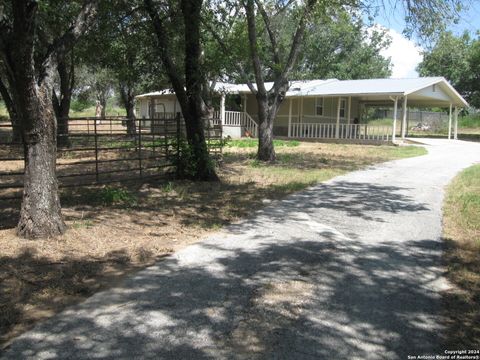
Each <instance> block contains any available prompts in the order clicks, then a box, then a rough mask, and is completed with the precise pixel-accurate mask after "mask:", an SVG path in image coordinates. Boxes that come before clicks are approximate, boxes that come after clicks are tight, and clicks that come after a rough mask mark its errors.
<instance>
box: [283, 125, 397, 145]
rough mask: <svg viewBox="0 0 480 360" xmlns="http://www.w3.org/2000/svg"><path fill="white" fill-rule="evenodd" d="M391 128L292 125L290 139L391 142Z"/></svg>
mask: <svg viewBox="0 0 480 360" xmlns="http://www.w3.org/2000/svg"><path fill="white" fill-rule="evenodd" d="M391 132H392V128H391V127H390V126H374V125H367V124H340V125H339V126H338V128H337V124H336V123H292V124H291V129H290V137H295V138H307V139H345V140H376V141H390V140H391V135H392V134H391Z"/></svg>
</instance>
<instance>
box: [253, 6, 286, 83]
mask: <svg viewBox="0 0 480 360" xmlns="http://www.w3.org/2000/svg"><path fill="white" fill-rule="evenodd" d="M255 3H256V4H257V8H258V11H259V12H260V15H261V16H262V19H263V22H264V24H265V29H266V30H267V33H268V38H269V39H270V45H271V48H272V60H273V63H274V64H275V65H276V67H275V68H274V70H273V71H274V72H275V73H277V72H278V67H279V66H280V54H279V52H278V44H277V38H276V36H275V33H274V32H273V29H272V25H271V23H270V18H269V17H268V14H267V12H266V11H265V8H264V7H263V5H262V3H261V2H260V1H259V0H255Z"/></svg>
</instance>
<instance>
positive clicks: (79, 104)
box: [70, 98, 95, 112]
mask: <svg viewBox="0 0 480 360" xmlns="http://www.w3.org/2000/svg"><path fill="white" fill-rule="evenodd" d="M92 106H95V102H94V101H92V100H89V99H84V98H78V99H74V100H72V103H71V104H70V109H71V110H73V111H75V112H79V111H84V110H85V109H87V108H89V107H92Z"/></svg>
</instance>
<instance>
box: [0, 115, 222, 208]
mask: <svg viewBox="0 0 480 360" xmlns="http://www.w3.org/2000/svg"><path fill="white" fill-rule="evenodd" d="M61 120H62V121H59V122H58V137H57V140H58V141H57V143H58V147H57V165H56V167H57V178H58V181H59V185H60V187H70V186H84V185H93V184H104V183H110V182H119V181H126V180H133V179H147V178H152V177H162V176H167V175H169V174H174V173H175V171H176V164H178V158H179V156H180V155H181V154H180V152H181V146H180V144H181V143H182V141H184V140H185V134H186V131H185V124H184V121H183V119H182V118H181V117H180V116H179V115H174V114H169V115H166V116H164V117H162V118H154V119H135V120H131V119H128V118H126V117H108V118H102V119H100V118H89V117H84V118H69V119H61ZM128 122H130V123H128ZM213 123H214V121H207V123H206V124H205V138H206V141H207V146H208V148H209V151H210V153H211V155H212V156H213V157H214V158H218V157H220V156H221V153H222V141H221V139H222V134H221V127H220V126H218V125H213ZM67 128H68V133H67V131H65V130H66V129H67ZM23 170H24V157H23V146H22V145H21V143H20V142H14V141H13V129H12V126H11V124H10V123H7V122H0V199H10V198H18V197H20V196H21V190H22V188H23V174H24V171H23Z"/></svg>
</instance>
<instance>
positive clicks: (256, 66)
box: [244, 0, 267, 96]
mask: <svg viewBox="0 0 480 360" xmlns="http://www.w3.org/2000/svg"><path fill="white" fill-rule="evenodd" d="M244 6H245V11H246V15H247V27H248V44H249V47H250V57H251V59H252V64H253V72H254V74H255V82H256V83H257V89H258V92H259V93H260V94H262V95H264V96H265V95H266V93H267V90H266V89H265V81H264V79H263V74H262V66H261V61H260V56H259V54H258V41H257V28H256V25H255V4H254V0H246V1H245V2H244Z"/></svg>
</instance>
